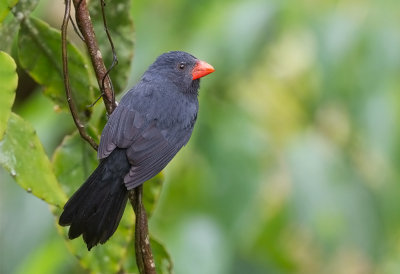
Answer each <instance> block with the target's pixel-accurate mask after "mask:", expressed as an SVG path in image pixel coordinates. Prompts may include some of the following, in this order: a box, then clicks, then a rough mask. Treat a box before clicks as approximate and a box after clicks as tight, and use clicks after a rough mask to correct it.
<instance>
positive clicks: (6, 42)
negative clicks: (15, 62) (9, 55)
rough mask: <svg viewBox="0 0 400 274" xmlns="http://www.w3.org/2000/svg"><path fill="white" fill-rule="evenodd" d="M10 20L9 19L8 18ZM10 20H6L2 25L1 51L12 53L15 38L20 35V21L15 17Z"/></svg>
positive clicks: (0, 31)
mask: <svg viewBox="0 0 400 274" xmlns="http://www.w3.org/2000/svg"><path fill="white" fill-rule="evenodd" d="M7 19H8V18H7ZM9 19H10V20H5V21H4V22H2V23H0V37H1V39H0V50H3V51H6V52H11V47H12V44H13V42H14V38H15V36H16V35H17V33H18V28H19V24H20V22H19V20H17V19H16V18H15V17H12V16H10V17H9Z"/></svg>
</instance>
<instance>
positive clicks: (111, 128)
mask: <svg viewBox="0 0 400 274" xmlns="http://www.w3.org/2000/svg"><path fill="white" fill-rule="evenodd" d="M172 132H175V133H176V132H178V133H179V135H180V136H181V137H182V138H167V136H171V133H172ZM191 132H192V129H191V128H186V129H177V128H174V127H170V128H169V129H159V128H158V127H157V121H156V120H152V121H147V120H145V119H144V117H143V116H142V115H141V114H140V113H139V112H137V111H135V110H133V109H131V108H127V107H124V106H123V105H119V106H118V107H117V108H116V109H115V110H114V112H113V113H112V114H111V116H110V119H109V121H108V123H107V124H106V126H105V127H104V129H103V132H102V134H101V140H100V145H99V149H98V158H99V159H103V158H105V157H107V156H108V155H110V153H111V152H112V151H113V150H114V149H115V148H116V147H119V148H126V149H127V150H126V154H127V158H128V160H129V162H130V164H131V166H132V167H131V169H130V171H129V173H128V174H127V175H126V176H125V178H124V182H125V185H126V187H127V188H128V189H132V188H135V187H136V186H138V185H140V184H142V183H143V182H145V181H147V180H149V179H151V178H152V177H154V176H155V175H157V174H158V173H159V172H160V171H161V170H163V168H164V167H165V166H166V165H167V164H168V163H169V162H170V161H171V160H172V158H173V157H174V156H175V154H176V153H177V152H178V151H179V150H180V149H181V148H182V147H183V146H184V145H185V144H186V142H187V140H188V139H189V137H190V135H191ZM178 139H180V140H179V141H178Z"/></svg>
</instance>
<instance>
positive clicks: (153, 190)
mask: <svg viewBox="0 0 400 274" xmlns="http://www.w3.org/2000/svg"><path fill="white" fill-rule="evenodd" d="M163 182H164V175H163V173H162V172H160V173H159V174H158V175H157V176H155V177H154V178H153V179H151V180H149V181H147V182H146V183H144V184H143V197H142V200H143V205H144V207H145V209H146V213H147V217H148V218H150V217H151V215H152V214H153V211H154V209H155V208H156V203H157V201H158V198H159V197H160V193H161V189H162V185H163Z"/></svg>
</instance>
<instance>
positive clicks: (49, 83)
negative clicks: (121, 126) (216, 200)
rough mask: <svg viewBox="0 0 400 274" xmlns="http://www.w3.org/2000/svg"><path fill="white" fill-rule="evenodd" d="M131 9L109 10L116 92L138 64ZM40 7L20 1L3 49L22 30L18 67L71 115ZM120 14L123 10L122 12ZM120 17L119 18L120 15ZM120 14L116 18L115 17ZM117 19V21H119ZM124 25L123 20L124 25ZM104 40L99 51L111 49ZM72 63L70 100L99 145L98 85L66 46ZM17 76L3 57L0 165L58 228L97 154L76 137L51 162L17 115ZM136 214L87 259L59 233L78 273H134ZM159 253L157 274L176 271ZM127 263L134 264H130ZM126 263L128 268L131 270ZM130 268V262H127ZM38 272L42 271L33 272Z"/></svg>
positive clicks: (152, 191) (157, 184) (53, 36)
mask: <svg viewBox="0 0 400 274" xmlns="http://www.w3.org/2000/svg"><path fill="white" fill-rule="evenodd" d="M129 3H130V1H119V2H118V5H116V6H110V7H111V9H109V10H108V11H109V12H110V13H111V15H110V21H109V23H110V24H112V32H113V33H114V35H115V36H117V37H118V38H117V39H116V41H118V46H117V50H118V52H119V53H121V56H120V57H122V58H123V59H122V61H121V62H120V66H119V67H118V69H116V72H117V73H118V74H117V77H115V83H116V85H115V86H116V87H117V89H118V90H119V91H121V90H122V88H123V87H124V86H125V85H126V80H127V75H128V73H129V67H130V65H131V61H132V56H133V38H126V39H123V37H124V36H128V35H130V37H133V23H132V19H131V16H130V14H129V9H128V8H129ZM15 4H16V2H15V3H14V2H11V1H8V2H7V8H8V9H11V6H12V5H15ZM36 4H37V2H36V1H32V2H31V3H29V4H28V3H26V1H21V2H20V3H19V4H18V5H17V7H16V8H15V9H13V13H12V15H10V16H9V17H7V24H5V25H4V28H2V29H1V32H2V33H8V34H9V38H8V37H7V41H6V42H5V43H3V44H2V48H3V49H9V48H10V47H11V42H10V41H11V40H12V39H13V37H14V36H15V34H14V33H11V32H10V31H9V29H7V28H8V27H10V26H11V27H10V28H11V29H14V30H15V29H19V31H18V39H17V48H18V57H17V62H18V65H19V66H20V68H21V69H23V70H24V71H25V72H26V73H28V74H29V76H30V77H32V79H33V80H34V81H35V82H36V83H37V84H38V85H40V86H41V88H40V89H41V90H42V91H43V94H44V95H45V96H47V97H48V98H49V99H50V100H51V101H52V103H53V105H54V110H56V111H57V112H60V111H65V110H68V105H67V100H66V98H65V91H64V85H63V74H62V63H61V35H60V31H59V30H56V29H54V28H52V27H51V26H50V25H49V24H47V23H45V22H44V21H43V20H41V19H38V18H35V17H33V16H32V15H30V13H31V11H33V9H34V8H35V7H36ZM3 5H4V3H3V4H2V6H0V8H1V9H0V19H1V20H2V19H3V17H5V11H6V8H5V7H3ZM92 6H93V10H92V11H93V13H94V14H95V20H97V21H99V22H96V29H97V30H98V33H100V28H99V26H100V24H102V21H101V17H100V16H99V8H100V7H99V6H98V4H92ZM121 7H122V10H121ZM121 11H122V13H121ZM118 12H119V13H118ZM117 19H119V21H118V20H117ZM121 19H123V20H121ZM100 37H102V40H101V46H102V47H103V48H104V49H105V48H106V45H105V44H104V42H105V41H107V40H106V39H103V38H105V37H104V36H102V35H100ZM67 46H68V62H69V71H70V83H71V87H72V100H73V101H74V103H75V104H76V106H77V108H78V111H79V115H80V116H81V119H82V120H83V121H85V122H86V123H87V124H86V126H87V128H88V129H89V130H90V132H91V133H92V134H94V135H96V136H95V139H97V140H99V137H100V136H99V133H100V132H101V129H102V126H103V125H104V122H101V121H103V120H104V119H102V118H101V116H104V115H105V114H104V110H103V111H102V112H103V113H102V114H99V113H97V114H96V115H95V116H94V117H93V119H90V118H91V115H92V109H91V108H90V107H89V105H90V104H91V103H92V102H93V101H94V92H96V93H98V92H99V91H98V89H96V88H95V85H94V82H95V81H94V79H95V77H94V75H93V71H92V69H90V65H89V62H88V57H87V56H86V53H85V52H83V51H82V50H80V49H79V48H78V47H76V46H74V45H73V44H72V43H69V42H68V45H67ZM105 53H106V54H107V57H106V59H108V60H109V59H110V58H111V57H110V56H111V52H110V51H109V50H105ZM17 81H18V75H17V72H16V63H15V62H14V59H13V58H12V57H11V56H10V55H8V54H7V53H6V52H3V51H0V88H1V91H2V93H1V100H0V102H1V103H0V107H1V108H0V114H1V116H0V117H1V118H0V164H1V165H2V166H3V167H4V168H5V169H6V170H7V171H8V172H9V174H10V175H11V176H12V177H13V178H14V179H15V181H16V182H17V183H18V184H19V185H20V186H21V187H22V188H23V189H25V190H26V191H27V192H28V193H31V194H33V195H35V196H36V197H38V198H40V199H42V200H43V201H45V202H46V203H48V204H49V205H50V206H51V207H50V208H51V211H52V213H53V214H54V215H55V218H54V221H56V222H57V220H58V217H59V215H60V214H61V208H62V207H63V205H64V203H65V202H66V200H67V197H69V196H71V195H72V194H73V192H74V191H75V190H76V189H77V188H78V187H79V186H80V184H82V183H83V182H84V180H85V179H86V178H87V177H88V176H89V175H90V173H91V172H92V171H93V170H94V168H95V167H96V166H97V164H98V161H97V157H96V152H95V151H93V149H92V148H91V147H89V146H88V144H87V143H84V142H83V141H82V139H81V138H80V136H79V134H78V133H77V132H72V133H66V136H65V137H64V139H63V140H62V142H61V143H60V144H59V145H58V147H57V148H56V149H55V151H54V153H53V156H52V161H50V160H49V158H48V156H47V155H46V152H45V150H44V148H43V145H42V143H41V141H40V140H39V138H38V136H37V134H36V132H35V130H34V129H33V127H32V126H31V125H30V123H29V122H28V121H26V120H24V119H23V118H21V117H20V116H18V115H17V114H15V113H13V112H12V106H13V102H14V98H15V90H16V88H17ZM152 181H153V182H150V183H149V186H148V187H146V190H145V191H146V195H145V196H144V197H143V201H144V203H145V205H146V206H147V210H148V213H149V214H151V212H152V211H153V210H154V207H155V203H156V202H157V200H158V196H159V193H160V190H161V186H162V181H163V177H162V175H161V174H160V175H158V176H156V177H155V178H154V179H153V180H152ZM133 217H134V214H133V211H132V209H131V208H130V207H128V208H127V210H126V212H125V214H124V216H123V218H122V220H121V223H120V225H119V227H118V229H117V231H116V233H115V234H114V236H113V237H112V238H111V239H110V240H109V241H108V242H107V244H106V245H102V246H98V247H96V248H94V250H93V251H92V252H88V251H87V248H86V246H85V244H84V243H83V241H82V240H76V241H71V240H69V239H68V237H67V231H68V228H63V227H60V226H58V225H56V227H57V230H58V232H59V233H60V236H62V237H63V238H64V239H65V242H66V245H67V247H68V249H69V251H70V252H71V253H72V254H73V255H74V256H75V257H76V258H77V259H78V260H79V262H80V264H81V266H82V267H83V268H85V269H87V270H89V271H90V272H92V273H104V272H105V273H116V272H119V271H124V270H123V267H124V265H128V264H130V268H132V269H135V268H134V267H135V266H134V265H135V263H134V261H135V259H134V253H133V254H131V252H129V254H128V248H130V247H133V246H134V241H133V233H134V218H133ZM151 241H152V244H154V246H155V249H154V250H155V258H156V260H157V262H160V263H161V262H162V263H163V266H160V268H159V269H160V270H161V269H163V271H160V273H170V272H171V271H172V270H171V267H168V268H165V262H167V265H171V262H170V258H169V255H168V253H167V252H166V251H165V249H164V247H163V246H162V245H161V244H160V243H158V242H157V241H156V240H154V239H152V240H151ZM128 255H129V257H128ZM128 261H129V263H128ZM130 261H132V262H130ZM36 268H37V266H36Z"/></svg>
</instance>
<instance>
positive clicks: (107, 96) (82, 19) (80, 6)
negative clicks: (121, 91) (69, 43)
mask: <svg viewBox="0 0 400 274" xmlns="http://www.w3.org/2000/svg"><path fill="white" fill-rule="evenodd" d="M67 1H68V0H67ZM73 2H74V6H75V18H76V23H77V24H78V28H79V30H80V31H81V33H82V36H83V38H84V39H85V44H86V47H87V49H88V52H89V56H90V60H91V61H92V65H93V68H94V72H95V73H96V78H97V83H98V85H99V87H100V90H101V91H102V96H103V101H104V105H105V107H106V110H107V113H108V114H111V113H112V112H113V111H114V109H115V107H116V104H115V100H114V92H113V90H112V84H111V79H110V77H109V75H108V74H107V69H106V67H105V65H104V62H103V57H102V55H101V52H100V49H99V45H98V43H97V40H96V35H95V34H94V29H93V25H92V21H91V19H90V15H89V10H88V8H87V4H86V0H73Z"/></svg>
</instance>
